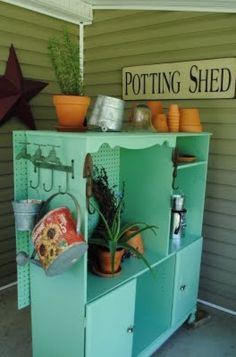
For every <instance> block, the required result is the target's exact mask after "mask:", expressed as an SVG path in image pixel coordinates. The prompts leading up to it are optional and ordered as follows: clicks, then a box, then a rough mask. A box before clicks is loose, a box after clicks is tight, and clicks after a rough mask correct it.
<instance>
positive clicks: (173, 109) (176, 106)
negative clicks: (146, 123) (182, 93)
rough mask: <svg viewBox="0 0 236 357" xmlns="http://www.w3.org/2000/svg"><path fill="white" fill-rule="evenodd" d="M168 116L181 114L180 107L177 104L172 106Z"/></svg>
mask: <svg viewBox="0 0 236 357" xmlns="http://www.w3.org/2000/svg"><path fill="white" fill-rule="evenodd" d="M168 114H179V107H178V105H177V104H170V105H169V108H168Z"/></svg>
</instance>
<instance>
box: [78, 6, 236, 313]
mask: <svg viewBox="0 0 236 357" xmlns="http://www.w3.org/2000/svg"><path fill="white" fill-rule="evenodd" d="M235 20H236V15H235V14H220V13H217V14H214V13H196V12H195V13H193V12H192V13H191V12H166V11H161V12H158V11H146V12H145V11H138V12H133V11H103V10H97V11H95V12H94V22H93V25H92V26H86V28H85V63H86V65H85V83H86V89H87V92H89V93H90V95H91V96H92V97H93V100H95V98H96V96H97V95H98V94H104V95H111V96H117V97H120V96H121V69H122V68H123V67H125V66H135V65H143V64H145V65H146V64H154V63H166V62H177V61H188V60H201V59H211V58H221V57H222V58H223V57H235V56H236V47H235V45H234V44H235V40H236V32H235V23H236V21H235ZM199 24H201V26H199ZM157 99H158V98H157ZM170 103H177V104H179V105H180V106H181V107H189V108H191V107H197V108H199V110H200V116H201V121H202V123H203V127H204V130H206V131H209V132H212V133H213V138H212V143H211V148H210V152H211V156H210V161H209V172H208V186H207V197H208V198H210V199H214V200H215V203H214V206H212V205H211V207H210V208H209V207H208V208H207V209H208V210H209V211H211V212H212V213H214V212H215V210H216V208H215V207H216V206H217V207H218V205H221V204H219V201H221V202H222V205H226V206H231V203H233V204H234V205H235V203H236V196H235V192H236V191H235V185H236V168H235V162H236V158H235V155H236V151H235V150H236V145H235V138H236V121H235V110H236V101H235V99H228V100H224V99H220V100H218V99H217V100H181V101H178V102H176V101H174V100H173V101H164V102H163V105H164V108H165V110H167V108H168V105H169V104H170ZM126 106H127V108H126V111H125V118H126V119H128V117H129V115H130V107H131V106H132V103H127V105H126ZM228 202H229V205H228ZM217 203H218V204H217ZM222 205H221V206H222ZM219 215H220V216H221V217H219ZM219 215H217V216H216V215H213V219H212V220H210V221H208V216H206V218H205V220H204V224H205V227H207V229H208V228H209V227H210V228H214V226H215V224H216V225H217V222H218V219H220V220H221V219H222V220H224V215H228V217H229V220H230V221H231V224H230V226H231V227H232V224H233V223H232V222H234V221H235V210H234V213H232V214H230V213H229V212H228V210H226V211H222V212H220V213H219ZM217 227H218V226H217ZM204 229H205V228H204ZM219 229H220V232H221V235H222V240H224V236H225V249H227V247H226V245H227V237H228V230H229V228H228V227H227V225H226V224H224V226H223V225H222V224H221V225H220V227H219ZM230 229H231V228H230ZM232 234H234V235H235V228H233V230H232ZM206 239H211V240H213V241H214V234H213V233H212V235H210V236H209V234H208V236H207V238H206ZM232 244H233V245H234V246H235V245H236V242H235V240H234V242H232ZM224 257H225V259H226V260H227V259H228V258H227V256H225V252H224V247H222V251H221V252H220V255H215V260H214V265H212V264H213V263H212V261H211V263H209V264H211V267H212V268H213V271H214V272H215V273H213V274H211V276H207V274H208V273H207V270H204V278H206V279H207V278H210V279H211V281H212V283H214V279H215V277H216V276H217V275H218V270H220V269H222V265H221V258H224ZM235 258H236V257H235ZM203 264H204V265H205V264H206V262H205V261H204V263H203ZM214 274H215V276H214ZM234 280H235V276H234ZM221 284H222V289H220V290H219V291H218V285H217V286H216V288H215V289H212V290H211V293H207V295H206V296H207V297H209V296H210V297H211V302H213V303H217V302H218V301H220V304H221V305H223V306H225V307H227V306H228V305H229V300H228V298H227V299H226V300H225V301H224V297H223V296H222V290H223V288H224V286H225V285H228V286H230V285H231V284H232V281H231V277H230V276H228V278H227V279H226V281H223V280H222V281H221ZM200 288H201V284H200ZM204 291H206V290H205V287H204ZM204 291H202V292H201V298H202V299H204ZM232 301H234V302H233V303H232V302H230V306H231V308H232V306H234V307H233V310H236V296H235V295H234V294H232Z"/></svg>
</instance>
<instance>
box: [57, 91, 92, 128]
mask: <svg viewBox="0 0 236 357" xmlns="http://www.w3.org/2000/svg"><path fill="white" fill-rule="evenodd" d="M90 100H91V99H90V97H83V96H74V95H54V96H53V103H54V105H55V107H56V112H57V117H58V121H59V124H60V126H62V127H73V128H76V127H77V128H82V127H83V124H84V119H85V116H86V113H87V110H88V106H89V104H90Z"/></svg>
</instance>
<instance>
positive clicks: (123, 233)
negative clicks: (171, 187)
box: [89, 198, 157, 275]
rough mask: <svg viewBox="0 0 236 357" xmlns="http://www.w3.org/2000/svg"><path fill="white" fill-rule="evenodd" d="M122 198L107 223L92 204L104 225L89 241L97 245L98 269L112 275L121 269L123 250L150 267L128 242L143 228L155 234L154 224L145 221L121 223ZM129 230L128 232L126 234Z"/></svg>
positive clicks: (137, 250)
mask: <svg viewBox="0 0 236 357" xmlns="http://www.w3.org/2000/svg"><path fill="white" fill-rule="evenodd" d="M122 204H123V198H122V199H121V200H120V202H119V204H118V207H117V208H116V212H115V215H114V218H113V220H112V221H111V223H110V224H109V223H108V221H107V220H106V218H105V217H104V215H103V213H102V212H101V210H100V209H99V208H98V207H97V206H96V205H93V204H92V206H93V208H94V209H95V210H96V211H97V212H98V214H99V217H100V218H101V221H102V223H103V225H104V229H103V230H102V231H101V230H100V234H99V236H98V237H94V238H90V240H89V243H90V244H93V245H97V246H99V249H98V265H99V267H98V268H99V270H100V272H101V273H102V274H103V275H106V274H108V275H110V274H111V275H114V274H115V273H117V272H119V271H120V270H121V259H122V256H123V254H124V252H125V250H128V251H130V252H131V253H132V254H134V255H135V256H137V257H138V258H141V259H142V260H143V262H144V263H145V264H146V265H147V266H148V268H149V269H151V266H150V264H149V263H148V261H147V259H146V258H145V257H144V255H143V254H142V252H140V250H139V249H138V248H136V247H135V246H134V245H131V244H129V240H131V239H132V238H133V237H134V236H137V235H138V234H139V233H142V232H144V231H145V230H148V229H151V230H152V231H153V233H154V234H156V228H157V227H156V226H154V225H148V224H146V223H132V224H128V225H124V226H123V225H122V224H121V210H122ZM127 232H129V234H127Z"/></svg>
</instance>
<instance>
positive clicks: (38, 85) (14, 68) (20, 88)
mask: <svg viewBox="0 0 236 357" xmlns="http://www.w3.org/2000/svg"><path fill="white" fill-rule="evenodd" d="M47 84H48V83H45V82H40V81H35V80H30V79H25V78H23V75H22V72H21V68H20V64H19V62H18V59H17V56H16V52H15V49H14V47H13V45H11V47H10V51H9V56H8V60H7V65H6V70H5V74H4V75H3V76H2V77H1V78H0V125H2V124H3V123H5V122H6V121H7V120H9V119H10V118H11V117H13V116H17V117H18V118H19V119H20V121H21V122H22V123H24V124H25V125H27V126H28V127H29V128H30V129H36V126H35V122H34V118H33V115H32V112H31V109H30V105H29V103H28V102H29V101H30V100H31V99H32V98H33V97H34V96H35V95H36V94H38V93H39V92H40V91H41V90H42V89H43V88H45V87H46V86H47Z"/></svg>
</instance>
